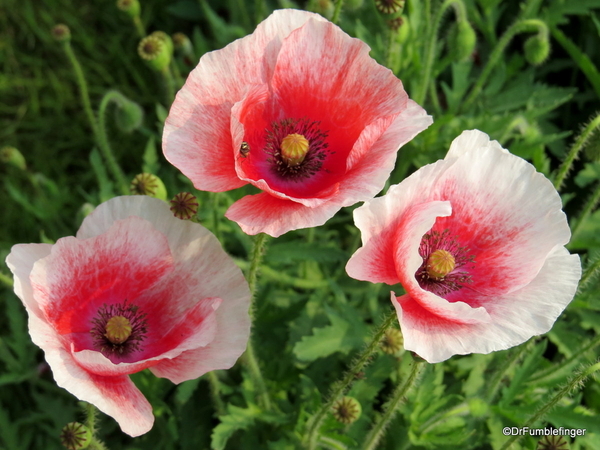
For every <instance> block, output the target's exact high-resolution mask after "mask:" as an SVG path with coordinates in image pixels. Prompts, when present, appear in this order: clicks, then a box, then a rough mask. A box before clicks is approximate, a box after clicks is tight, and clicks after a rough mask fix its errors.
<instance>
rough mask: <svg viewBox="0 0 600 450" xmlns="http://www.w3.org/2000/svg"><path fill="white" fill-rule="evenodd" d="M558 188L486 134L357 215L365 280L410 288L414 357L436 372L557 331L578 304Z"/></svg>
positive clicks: (406, 322)
mask: <svg viewBox="0 0 600 450" xmlns="http://www.w3.org/2000/svg"><path fill="white" fill-rule="evenodd" d="M561 207H562V205H561V200H560V197H559V195H558V193H557V192H556V190H555V189H554V187H553V185H552V183H551V182H550V181H549V180H548V179H547V178H546V177H544V175H542V174H540V173H538V172H536V171H535V168H534V167H533V166H532V165H531V164H529V163H528V162H526V161H525V160H523V159H521V158H519V157H517V156H514V155H512V154H510V153H509V152H508V151H507V150H505V149H503V148H502V147H501V146H500V145H499V144H498V142H496V141H490V139H489V137H488V136H487V135H486V134H485V133H482V132H481V131H478V130H472V131H465V132H464V133H462V134H461V135H460V136H459V137H458V138H456V139H455V140H454V142H453V143H452V145H451V147H450V150H449V152H448V154H447V155H446V158H445V159H444V160H441V161H438V162H436V163H434V164H429V165H427V166H425V167H422V168H421V169H419V170H418V171H416V172H415V173H414V174H412V175H411V176H409V177H408V178H406V179H405V180H404V181H403V182H402V183H400V184H398V185H395V186H392V187H391V188H390V189H389V191H388V192H387V194H386V195H384V196H383V197H380V198H375V199H373V200H371V201H369V202H366V203H365V204H364V205H363V206H361V207H360V208H357V209H356V210H355V211H354V221H355V223H356V225H357V227H358V228H359V229H360V230H361V234H362V242H363V246H362V247H361V248H360V249H359V250H358V251H357V252H356V253H355V254H354V255H353V256H352V258H351V259H350V261H349V262H348V264H347V266H346V271H347V272H348V274H349V275H350V276H351V277H353V278H356V279H359V280H364V281H370V282H373V283H380V282H383V283H387V284H390V285H393V284H396V283H401V284H402V286H403V287H404V289H405V291H406V294H404V295H401V296H399V297H396V295H395V294H394V293H393V292H392V298H391V299H392V303H393V304H394V307H395V308H396V312H397V314H398V320H399V321H400V327H401V329H402V333H403V335H404V345H405V348H406V349H408V350H411V351H414V352H415V353H417V354H418V355H419V356H421V357H422V358H424V359H425V360H427V361H429V362H431V363H435V362H440V361H444V360H446V359H448V358H449V357H450V356H452V355H457V354H458V355H464V354H469V353H489V352H492V351H496V350H503V349H506V348H509V347H512V346H515V345H517V344H520V343H522V342H525V341H526V340H527V339H529V338H530V337H532V336H535V335H539V334H542V333H545V332H547V331H548V330H550V328H552V325H553V324H554V322H555V320H556V319H557V317H558V316H559V315H560V313H561V312H562V311H563V310H564V309H565V307H566V306H567V305H568V304H569V302H570V301H571V300H572V299H573V296H574V295H575V291H576V289H577V283H578V281H579V278H580V276H581V265H580V262H579V257H578V256H577V255H570V254H569V252H568V251H567V250H566V249H565V247H564V245H565V244H566V243H567V242H568V241H569V239H570V236H571V232H570V230H569V226H568V224H567V219H566V216H565V214H564V213H563V212H562V211H561Z"/></svg>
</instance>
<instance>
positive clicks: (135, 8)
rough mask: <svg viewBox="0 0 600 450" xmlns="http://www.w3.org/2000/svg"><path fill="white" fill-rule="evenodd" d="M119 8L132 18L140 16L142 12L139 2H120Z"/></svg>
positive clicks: (126, 0)
mask: <svg viewBox="0 0 600 450" xmlns="http://www.w3.org/2000/svg"><path fill="white" fill-rule="evenodd" d="M117 8H119V9H120V10H121V11H123V12H125V13H127V14H128V15H130V16H131V17H137V16H139V15H140V11H141V7H140V2H138V0H118V1H117Z"/></svg>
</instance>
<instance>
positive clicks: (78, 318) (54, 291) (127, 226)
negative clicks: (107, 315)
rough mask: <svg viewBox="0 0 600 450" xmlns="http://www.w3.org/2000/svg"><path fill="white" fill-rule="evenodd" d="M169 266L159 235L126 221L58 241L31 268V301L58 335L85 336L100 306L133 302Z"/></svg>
mask: <svg viewBox="0 0 600 450" xmlns="http://www.w3.org/2000/svg"><path fill="white" fill-rule="evenodd" d="M172 267H173V261H172V256H171V252H170V250H169V246H168V242H167V240H166V238H165V237H164V235H162V234H161V233H160V232H158V231H157V230H156V229H154V227H153V226H152V224H150V223H149V222H147V221H145V220H143V219H140V218H136V217H131V218H129V219H126V220H121V221H117V222H115V223H114V225H113V226H112V227H111V228H110V229H109V230H108V231H107V232H106V233H104V234H102V235H100V236H96V237H93V238H90V239H87V240H80V239H77V238H74V237H66V238H62V239H59V240H58V241H57V242H56V244H55V245H54V246H53V247H52V251H51V254H50V255H49V256H47V257H45V258H43V259H41V260H39V261H37V262H36V263H35V264H34V267H33V271H32V273H31V283H32V286H33V294H34V298H35V301H36V302H37V304H38V305H39V307H40V309H42V311H43V312H44V314H45V316H46V318H47V320H48V321H49V322H51V323H52V324H53V325H54V326H55V327H56V329H57V331H58V332H59V333H60V334H69V333H81V332H83V333H88V332H89V330H90V321H91V320H92V318H93V316H94V315H95V314H96V312H97V311H98V309H99V308H100V307H101V306H102V305H103V304H109V305H110V304H113V303H122V302H123V301H124V300H129V301H130V302H132V303H135V301H136V299H137V298H138V297H139V296H140V295H141V294H142V293H143V292H144V291H146V290H148V289H149V288H150V287H151V286H152V285H153V284H155V283H157V282H158V281H159V280H160V279H161V278H162V277H163V276H165V275H166V274H167V273H168V272H170V271H171V270H172ZM115 300H116V301H115Z"/></svg>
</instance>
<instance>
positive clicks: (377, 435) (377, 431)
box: [362, 361, 425, 450]
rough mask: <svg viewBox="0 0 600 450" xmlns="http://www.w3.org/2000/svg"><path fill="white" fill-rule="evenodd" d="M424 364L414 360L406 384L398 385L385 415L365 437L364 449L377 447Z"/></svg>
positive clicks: (369, 449) (371, 449)
mask: <svg viewBox="0 0 600 450" xmlns="http://www.w3.org/2000/svg"><path fill="white" fill-rule="evenodd" d="M423 366H425V364H423V363H422V362H417V361H413V366H412V370H411V371H410V375H409V376H408V378H407V379H406V381H405V382H404V384H400V385H398V387H397V388H396V390H395V391H394V392H393V394H392V396H391V397H390V400H389V402H388V403H387V405H386V407H385V411H384V412H383V415H382V416H381V417H380V418H379V420H378V421H377V422H376V423H375V425H374V426H373V428H372V429H371V431H369V434H368V435H367V437H366V438H365V442H364V444H363V447H362V448H363V449H364V450H374V449H376V448H377V444H378V443H379V441H380V440H381V438H383V436H384V435H385V430H386V429H387V427H388V426H389V424H390V422H391V421H392V419H393V418H394V417H395V415H396V413H397V412H398V406H400V404H401V402H402V400H403V399H404V396H405V395H406V393H407V392H408V390H409V389H410V388H411V387H412V385H413V384H414V383H415V381H416V380H417V377H418V375H419V373H420V372H421V370H422V368H423Z"/></svg>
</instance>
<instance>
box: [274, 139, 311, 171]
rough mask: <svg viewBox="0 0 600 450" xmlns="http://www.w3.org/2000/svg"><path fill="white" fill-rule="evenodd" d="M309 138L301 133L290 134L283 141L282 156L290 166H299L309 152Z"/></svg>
mask: <svg viewBox="0 0 600 450" xmlns="http://www.w3.org/2000/svg"><path fill="white" fill-rule="evenodd" d="M308 147H309V143H308V140H307V139H306V138H305V137H304V136H302V135H301V134H295V133H294V134H288V135H287V136H286V137H284V138H283V140H282V141H281V157H282V159H283V160H284V161H285V162H286V163H287V164H288V165H289V166H297V165H298V164H300V163H302V161H304V158H305V157H306V154H307V153H308Z"/></svg>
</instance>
